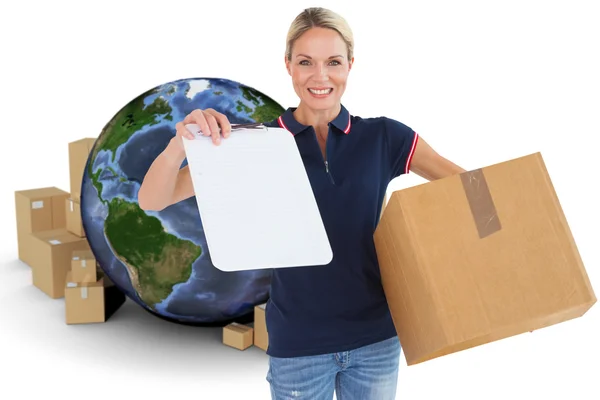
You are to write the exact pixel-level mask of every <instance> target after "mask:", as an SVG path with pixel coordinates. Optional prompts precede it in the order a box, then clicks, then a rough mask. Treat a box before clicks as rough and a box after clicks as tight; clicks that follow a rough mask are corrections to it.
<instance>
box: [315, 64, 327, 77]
mask: <svg viewBox="0 0 600 400" xmlns="http://www.w3.org/2000/svg"><path fill="white" fill-rule="evenodd" d="M317 76H318V77H319V78H321V79H327V77H328V71H327V67H326V66H323V65H321V66H317Z"/></svg>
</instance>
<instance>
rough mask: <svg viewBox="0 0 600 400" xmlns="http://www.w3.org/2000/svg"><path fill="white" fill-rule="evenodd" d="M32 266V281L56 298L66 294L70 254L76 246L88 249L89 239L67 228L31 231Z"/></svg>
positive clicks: (77, 248) (80, 248)
mask: <svg viewBox="0 0 600 400" xmlns="http://www.w3.org/2000/svg"><path fill="white" fill-rule="evenodd" d="M31 235H32V241H31V247H30V249H31V254H30V258H31V270H32V281H33V285H34V286H35V287H37V288H38V289H40V290H41V291H42V292H44V293H46V294H47V295H48V296H49V297H51V298H53V299H58V298H62V297H63V296H64V289H65V282H66V277H67V273H68V272H69V270H70V269H71V257H72V254H73V252H74V251H76V250H89V248H90V247H89V244H88V242H87V240H86V239H84V238H80V237H77V236H75V235H73V234H72V233H70V232H68V231H67V230H66V228H62V229H53V230H47V231H42V232H37V233H32V234H31Z"/></svg>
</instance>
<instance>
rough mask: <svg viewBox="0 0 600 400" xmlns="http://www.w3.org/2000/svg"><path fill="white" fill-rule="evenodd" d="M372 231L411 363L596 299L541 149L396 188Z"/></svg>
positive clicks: (546, 321)
mask: <svg viewBox="0 0 600 400" xmlns="http://www.w3.org/2000/svg"><path fill="white" fill-rule="evenodd" d="M374 240H375V245H376V249H377V256H378V259H379V263H380V270H381V275H382V282H383V286H384V290H385V293H386V296H387V300H388V304H389V307H390V311H391V313H392V316H393V320H394V324H395V326H396V329H397V332H398V336H399V338H400V342H401V343H402V347H403V349H404V354H405V357H406V361H407V364H408V365H412V364H417V363H421V362H424V361H427V360H430V359H433V358H436V357H440V356H444V355H447V354H450V353H454V352H458V351H462V350H466V349H469V348H473V347H476V346H480V345H483V344H485V343H489V342H492V341H497V340H500V339H504V338H507V337H510V336H514V335H518V334H521V333H526V332H530V331H533V330H537V329H541V328H544V327H547V326H550V325H553V324H558V323H561V322H563V321H567V320H570V319H573V318H577V317H580V316H582V315H583V314H584V313H586V312H587V310H589V309H590V308H591V307H592V305H593V304H594V303H595V302H596V296H595V294H594V291H593V289H592V287H591V284H590V281H589V279H588V275H587V273H586V271H585V268H584V265H583V262H582V260H581V257H580V255H579V252H578V250H577V246H576V245H575V241H574V239H573V236H572V234H571V231H570V228H569V225H568V224H567V220H566V218H565V215H564V214H563V211H562V209H561V206H560V203H559V200H558V197H557V195H556V193H555V190H554V187H553V185H552V183H551V180H550V177H549V175H548V172H547V170H546V166H545V164H544V161H543V159H542V156H541V154H540V153H535V154H531V155H528V156H525V157H520V158H516V159H513V160H510V161H506V162H502V163H498V164H495V165H491V166H488V167H485V168H481V169H477V170H473V171H469V172H465V173H462V174H459V175H455V176H451V177H448V178H444V179H440V180H437V181H432V182H427V183H425V184H422V185H418V186H415V187H412V188H408V189H403V190H399V191H396V192H394V193H393V195H392V196H391V197H390V200H389V202H388V205H387V207H386V209H385V211H384V215H383V218H382V220H381V222H380V223H379V225H378V226H377V228H376V231H375V235H374Z"/></svg>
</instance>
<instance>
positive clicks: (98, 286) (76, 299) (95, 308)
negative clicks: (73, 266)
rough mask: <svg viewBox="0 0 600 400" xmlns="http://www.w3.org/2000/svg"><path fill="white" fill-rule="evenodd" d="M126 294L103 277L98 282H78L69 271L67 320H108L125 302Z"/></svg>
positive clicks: (89, 322)
mask: <svg viewBox="0 0 600 400" xmlns="http://www.w3.org/2000/svg"><path fill="white" fill-rule="evenodd" d="M125 300H126V299H125V294H124V293H123V292H121V291H120V290H119V288H117V287H116V286H114V285H113V284H111V283H110V281H108V282H107V281H105V280H104V279H103V278H100V280H98V281H96V282H83V283H82V282H76V281H75V280H73V275H72V273H71V272H70V271H69V272H68V273H67V276H66V283H65V322H66V323H67V324H68V325H72V324H93V323H101V322H106V321H108V320H109V319H110V317H112V316H113V315H114V313H115V312H117V310H118V309H119V308H121V306H122V305H123V303H125Z"/></svg>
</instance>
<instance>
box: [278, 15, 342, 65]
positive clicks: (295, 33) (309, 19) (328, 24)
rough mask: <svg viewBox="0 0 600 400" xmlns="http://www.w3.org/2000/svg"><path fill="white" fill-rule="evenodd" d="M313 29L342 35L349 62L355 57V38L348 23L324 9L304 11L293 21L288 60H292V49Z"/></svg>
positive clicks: (288, 37) (286, 48)
mask: <svg viewBox="0 0 600 400" xmlns="http://www.w3.org/2000/svg"><path fill="white" fill-rule="evenodd" d="M311 28H327V29H333V30H334V31H336V32H337V33H339V34H340V36H341V37H342V39H343V40H344V42H345V43H346V47H347V49H348V60H351V59H352V57H353V55H354V37H353V35H352V30H351V29H350V26H349V25H348V22H346V20H345V19H344V18H342V17H341V16H340V15H339V14H336V13H335V12H333V11H331V10H328V9H326V8H322V7H311V8H306V9H304V10H303V11H302V12H301V13H300V14H298V16H297V17H296V18H295V19H294V21H292V24H291V26H290V29H289V31H288V34H287V39H286V47H285V55H286V57H287V59H288V60H291V58H292V47H293V46H294V43H295V42H296V40H297V39H298V38H299V37H300V36H302V35H303V34H304V33H305V32H306V31H308V30H309V29H311Z"/></svg>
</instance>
